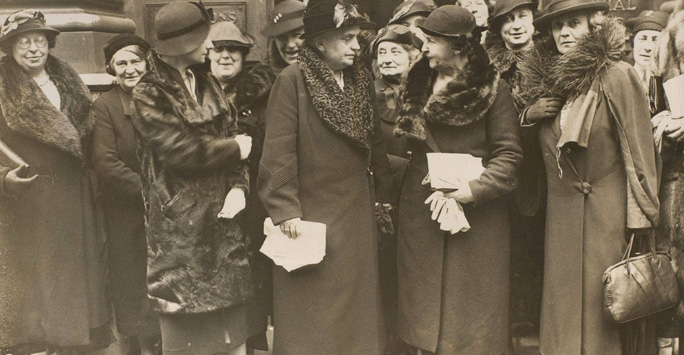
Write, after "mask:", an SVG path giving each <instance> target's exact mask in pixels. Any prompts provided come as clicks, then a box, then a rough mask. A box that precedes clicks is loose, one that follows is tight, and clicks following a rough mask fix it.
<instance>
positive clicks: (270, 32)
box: [261, 0, 306, 37]
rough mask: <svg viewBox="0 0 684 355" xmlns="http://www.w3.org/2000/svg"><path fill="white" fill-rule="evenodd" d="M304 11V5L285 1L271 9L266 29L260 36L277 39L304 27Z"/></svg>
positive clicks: (297, 1) (297, 0)
mask: <svg viewBox="0 0 684 355" xmlns="http://www.w3.org/2000/svg"><path fill="white" fill-rule="evenodd" d="M304 9H306V5H304V3H303V2H301V1H299V0H285V1H282V2H280V3H278V4H277V5H276V6H274V7H273V10H272V11H271V13H270V14H269V15H268V22H267V23H266V28H264V29H263V31H261V34H262V35H263V36H266V37H278V36H280V35H284V34H286V33H288V32H290V31H294V30H296V29H298V28H302V27H304V21H303V20H302V19H303V18H304Z"/></svg>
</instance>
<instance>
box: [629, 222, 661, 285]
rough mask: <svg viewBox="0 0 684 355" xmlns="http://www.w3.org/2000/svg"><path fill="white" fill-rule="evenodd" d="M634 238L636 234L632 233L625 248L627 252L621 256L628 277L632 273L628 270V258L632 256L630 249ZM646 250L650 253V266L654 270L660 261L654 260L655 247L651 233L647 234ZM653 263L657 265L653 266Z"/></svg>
mask: <svg viewBox="0 0 684 355" xmlns="http://www.w3.org/2000/svg"><path fill="white" fill-rule="evenodd" d="M635 236H636V233H634V232H632V236H631V237H630V238H629V245H628V246H627V250H625V253H624V254H623V255H622V261H626V263H625V270H626V271H627V274H628V275H632V272H631V270H630V260H629V257H630V256H631V255H632V248H633V247H634V238H635ZM647 238H648V249H649V250H650V252H651V261H652V262H651V266H653V267H655V268H656V269H657V268H659V267H660V260H658V258H656V245H655V237H654V235H653V233H649V234H648V237H647ZM654 263H657V265H654Z"/></svg>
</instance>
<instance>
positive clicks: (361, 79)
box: [299, 45, 374, 151]
mask: <svg viewBox="0 0 684 355" xmlns="http://www.w3.org/2000/svg"><path fill="white" fill-rule="evenodd" d="M299 69H300V70H301V72H302V76H303V77H304V83H305V84H306V88H307V89H308V90H309V94H310V95H311V100H312V102H313V106H314V108H315V109H316V112H317V113H318V115H319V116H320V117H321V120H322V121H323V123H324V124H325V125H326V127H328V128H330V129H331V130H332V131H333V132H335V133H337V134H339V135H340V136H342V137H344V138H346V139H348V140H349V141H351V142H352V143H353V144H355V145H357V146H359V147H360V148H362V149H363V150H365V151H370V147H371V138H372V133H373V106H374V103H373V102H372V99H371V96H372V93H371V82H370V75H369V74H368V72H367V71H366V69H365V68H364V66H363V64H362V63H359V62H355V63H354V64H353V65H352V66H351V67H350V68H347V69H345V70H343V75H344V91H343V90H342V89H340V87H339V85H338V84H337V81H336V80H335V78H334V77H333V75H332V72H331V71H330V69H328V67H327V65H326V64H325V63H324V62H323V61H322V60H321V59H320V58H319V56H318V55H317V54H316V53H315V52H314V50H313V49H311V48H309V47H307V46H306V45H305V46H304V47H302V50H301V51H300V52H299Z"/></svg>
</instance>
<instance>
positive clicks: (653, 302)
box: [603, 233, 679, 323]
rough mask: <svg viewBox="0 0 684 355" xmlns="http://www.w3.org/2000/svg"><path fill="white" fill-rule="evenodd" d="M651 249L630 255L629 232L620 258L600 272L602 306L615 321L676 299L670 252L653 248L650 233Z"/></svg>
mask: <svg viewBox="0 0 684 355" xmlns="http://www.w3.org/2000/svg"><path fill="white" fill-rule="evenodd" d="M648 239H649V240H648V242H649V243H648V245H649V249H650V251H649V252H648V253H645V254H641V255H636V256H631V255H632V247H633V246H634V234H632V236H631V238H630V241H629V247H628V248H627V251H626V252H625V254H624V255H623V257H622V261H620V262H619V263H617V264H615V265H613V266H611V267H609V268H608V269H606V271H605V272H604V273H603V286H604V289H603V296H604V306H605V308H606V310H607V311H608V312H609V313H610V315H611V316H612V317H613V319H614V320H615V321H616V322H618V323H626V322H629V321H633V320H636V319H640V318H644V317H648V316H650V315H653V314H655V313H658V312H660V311H663V310H666V309H668V308H670V307H673V306H675V305H676V304H678V303H679V286H678V285H677V278H676V276H675V272H674V269H673V268H672V264H671V263H670V260H671V258H670V255H669V253H666V252H656V247H655V239H654V236H653V233H651V234H650V235H649V236H648Z"/></svg>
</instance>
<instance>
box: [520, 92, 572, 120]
mask: <svg viewBox="0 0 684 355" xmlns="http://www.w3.org/2000/svg"><path fill="white" fill-rule="evenodd" d="M561 108H563V100H562V99H561V98H560V97H542V98H540V99H539V100H537V102H535V103H534V104H533V105H532V106H530V108H528V109H527V114H526V115H525V120H526V121H527V122H528V123H529V124H535V123H537V122H538V121H541V120H543V119H545V118H554V117H556V116H557V115H558V112H560V110H561Z"/></svg>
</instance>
